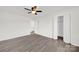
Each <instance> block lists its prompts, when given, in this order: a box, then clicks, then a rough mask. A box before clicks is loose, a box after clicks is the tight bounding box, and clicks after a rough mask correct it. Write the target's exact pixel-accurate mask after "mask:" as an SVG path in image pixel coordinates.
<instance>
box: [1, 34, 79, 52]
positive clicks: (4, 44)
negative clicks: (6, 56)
mask: <svg viewBox="0 0 79 59" xmlns="http://www.w3.org/2000/svg"><path fill="white" fill-rule="evenodd" d="M0 52H79V47H76V46H73V45H68V44H66V43H64V42H63V41H62V40H54V39H50V38H47V37H44V36H41V35H38V34H32V35H27V36H22V37H18V38H14V39H10V40H4V41H0Z"/></svg>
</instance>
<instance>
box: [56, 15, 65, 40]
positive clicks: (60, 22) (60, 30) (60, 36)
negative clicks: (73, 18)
mask: <svg viewBox="0 0 79 59" xmlns="http://www.w3.org/2000/svg"><path fill="white" fill-rule="evenodd" d="M63 21H64V16H58V19H57V27H58V30H57V31H58V36H57V39H61V40H63V35H64V32H63V28H64V27H63Z"/></svg>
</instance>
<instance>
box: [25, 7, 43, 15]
mask: <svg viewBox="0 0 79 59" xmlns="http://www.w3.org/2000/svg"><path fill="white" fill-rule="evenodd" d="M24 9H25V10H28V11H29V12H28V14H30V13H32V14H34V15H37V13H38V12H42V11H41V10H37V6H33V7H31V9H28V8H24Z"/></svg>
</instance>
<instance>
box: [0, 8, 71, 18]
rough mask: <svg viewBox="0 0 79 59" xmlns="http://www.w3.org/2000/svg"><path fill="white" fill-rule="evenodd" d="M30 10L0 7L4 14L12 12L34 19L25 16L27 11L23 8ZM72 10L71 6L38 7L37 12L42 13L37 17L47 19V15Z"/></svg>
mask: <svg viewBox="0 0 79 59" xmlns="http://www.w3.org/2000/svg"><path fill="white" fill-rule="evenodd" d="M25 7H27V8H31V6H0V11H4V12H12V13H16V14H19V15H24V16H28V17H34V15H32V14H27V13H28V11H26V10H24V8H25ZM69 8H72V6H38V9H39V10H42V11H43V12H42V13H39V14H38V17H47V16H48V15H49V16H50V15H52V14H54V13H55V12H58V11H61V10H64V9H69Z"/></svg>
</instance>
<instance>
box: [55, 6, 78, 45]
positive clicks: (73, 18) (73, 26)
mask: <svg viewBox="0 0 79 59" xmlns="http://www.w3.org/2000/svg"><path fill="white" fill-rule="evenodd" d="M59 14H60V15H61V14H64V15H65V17H64V19H65V21H64V26H65V27H64V29H65V30H64V34H66V35H65V36H64V41H65V42H66V43H71V44H72V45H75V46H79V26H78V25H79V7H73V8H70V9H66V10H63V11H60V12H57V13H56V14H55V15H59ZM69 19H70V20H69ZM69 22H70V23H69ZM69 24H70V26H69V28H70V31H69V30H67V29H69V28H68V25H69ZM66 31H67V32H66ZM69 33H70V35H69ZM68 36H70V38H69V37H68Z"/></svg>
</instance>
